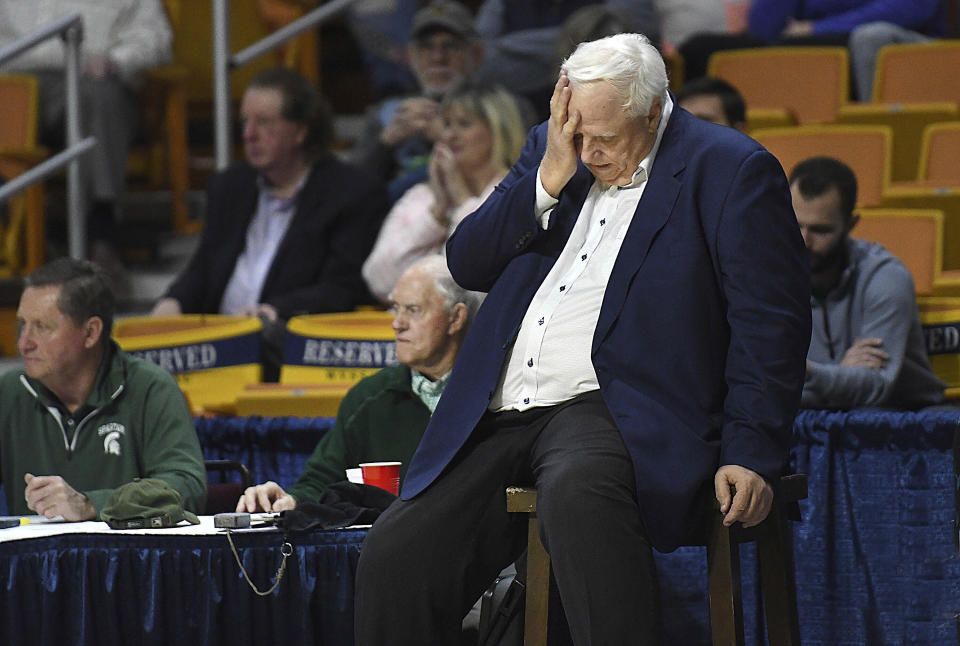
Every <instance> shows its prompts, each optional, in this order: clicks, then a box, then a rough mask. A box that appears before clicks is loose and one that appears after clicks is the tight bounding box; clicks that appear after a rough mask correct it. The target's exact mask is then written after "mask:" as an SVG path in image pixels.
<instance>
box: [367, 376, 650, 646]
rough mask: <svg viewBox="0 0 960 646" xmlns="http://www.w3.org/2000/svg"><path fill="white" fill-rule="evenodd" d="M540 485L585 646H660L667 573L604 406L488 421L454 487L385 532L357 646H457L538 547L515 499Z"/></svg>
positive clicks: (393, 510)
mask: <svg viewBox="0 0 960 646" xmlns="http://www.w3.org/2000/svg"><path fill="white" fill-rule="evenodd" d="M518 484H528V485H529V484H536V486H537V489H538V496H537V497H538V500H537V515H538V519H539V522H540V534H541V536H542V538H543V541H544V544H545V545H546V548H547V551H548V552H549V553H550V557H551V561H552V566H553V571H554V575H555V577H556V580H557V585H558V587H559V590H560V596H561V598H562V600H563V605H564V610H565V612H566V615H567V620H568V622H569V625H570V632H571V635H572V637H573V640H574V643H575V644H577V646H588V645H592V646H601V645H603V646H625V645H628V644H657V643H659V637H660V627H659V621H660V619H659V617H660V611H659V605H658V589H657V580H656V567H655V565H654V562H653V554H652V551H651V548H650V544H649V542H648V540H647V538H646V534H645V531H644V529H643V526H642V524H641V522H640V516H639V512H638V509H637V503H636V493H635V490H636V487H635V484H634V475H633V465H632V462H631V460H630V456H629V454H628V453H627V450H626V447H625V446H624V444H623V440H622V439H621V437H620V433H619V431H618V430H617V428H616V426H615V424H614V422H613V420H612V418H611V417H610V413H609V412H608V411H607V408H606V406H605V404H604V403H603V400H602V399H601V397H600V395H599V393H597V392H593V393H587V394H585V395H581V396H579V397H577V398H575V399H573V400H571V401H569V402H565V403H564V404H561V405H559V406H553V407H549V408H543V409H536V410H530V411H525V412H522V413H518V412H505V413H498V414H489V413H488V414H487V415H485V416H484V418H483V419H482V420H481V422H480V424H479V425H478V426H477V428H476V429H475V430H474V432H473V434H472V436H471V438H470V440H469V441H468V443H467V445H466V446H465V447H464V448H463V449H461V451H460V452H459V453H458V454H457V456H456V458H455V459H454V461H453V462H452V463H451V464H450V466H449V467H448V468H447V469H446V470H445V471H444V472H443V474H442V475H441V476H440V477H439V478H438V479H437V481H435V482H434V483H433V484H432V485H430V487H428V488H427V489H426V490H425V491H424V492H422V493H421V494H420V495H419V496H417V497H415V498H413V499H412V500H406V501H403V500H398V501H397V502H395V503H394V504H393V505H391V507H390V508H389V509H388V510H387V511H386V512H385V513H384V514H383V515H382V516H381V517H380V518H379V519H378V520H377V522H376V524H375V525H374V526H373V528H372V529H371V530H370V533H369V534H368V535H367V538H366V540H365V541H364V544H363V549H362V551H361V554H360V564H359V566H358V570H357V583H356V585H357V590H356V644H357V646H393V645H396V646H399V645H411V646H412V645H414V644H416V645H417V646H421V645H423V644H430V645H431V646H443V645H446V644H450V645H452V644H456V643H457V637H458V634H459V632H460V624H461V619H462V618H463V616H464V614H465V613H466V612H467V611H468V610H469V609H470V607H471V606H472V605H473V603H474V602H475V601H476V600H477V598H478V597H479V596H480V595H481V593H482V592H483V590H484V589H486V587H487V586H489V584H490V583H491V582H492V581H493V580H494V578H495V577H496V575H497V573H498V572H500V570H502V569H503V568H504V567H505V566H506V565H508V564H509V563H511V562H513V561H514V560H516V558H517V557H518V556H519V555H520V554H521V552H522V551H523V549H524V546H525V537H526V520H527V519H526V516H525V515H523V514H508V513H507V511H506V502H505V493H504V490H505V488H506V487H507V486H508V485H518Z"/></svg>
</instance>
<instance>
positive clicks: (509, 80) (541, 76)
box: [476, 0, 660, 120]
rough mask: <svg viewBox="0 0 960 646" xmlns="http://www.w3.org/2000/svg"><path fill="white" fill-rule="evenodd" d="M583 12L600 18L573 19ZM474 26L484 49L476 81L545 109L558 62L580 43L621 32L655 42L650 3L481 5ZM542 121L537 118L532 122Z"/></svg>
mask: <svg viewBox="0 0 960 646" xmlns="http://www.w3.org/2000/svg"><path fill="white" fill-rule="evenodd" d="M587 7H591V10H590V11H589V12H588V15H592V16H595V17H597V16H601V14H602V16H601V17H600V19H598V20H595V21H593V20H591V19H589V18H587V19H586V20H585V16H583V14H581V17H579V18H575V16H576V14H577V13H578V12H580V11H582V10H584V9H586V8H587ZM601 7H602V9H605V10H606V11H604V12H601V11H600V9H601ZM570 20H573V21H574V23H573V25H572V28H571V26H568V24H567V23H568V21H570ZM612 23H615V24H612ZM476 26H477V33H479V34H480V37H481V38H482V39H483V43H484V46H485V48H486V51H485V55H484V59H483V64H482V65H481V66H480V69H479V70H478V72H477V76H478V78H479V79H480V80H481V81H483V82H486V83H500V84H502V85H503V86H504V87H506V88H507V89H508V90H510V91H511V92H513V93H514V94H517V95H519V96H523V97H525V98H527V99H528V100H530V101H532V102H533V104H534V105H536V106H538V107H540V106H545V105H547V104H548V103H549V99H550V94H551V93H552V92H553V84H554V79H555V78H556V75H557V71H558V70H559V69H560V61H561V60H563V59H564V58H565V57H566V56H567V55H568V54H569V53H570V52H572V51H573V49H574V48H575V47H576V46H577V45H579V44H580V43H581V42H583V41H586V40H595V39H597V38H600V37H602V36H609V35H612V34H615V33H624V32H636V33H642V34H645V35H647V36H648V37H649V38H650V40H651V41H653V42H654V43H656V42H658V41H659V39H660V20H659V17H658V16H657V11H656V8H655V7H654V2H653V0H600V1H597V0H527V1H526V2H511V1H508V0H484V2H483V3H482V4H481V5H480V7H479V9H478V10H477V19H476ZM573 32H579V33H578V34H577V38H576V39H575V40H573V42H570V41H569V40H567V41H566V42H564V40H565V39H564V36H568V35H570V34H571V33H573ZM558 49H559V50H560V51H559V53H558V51H557V50H558ZM547 116H548V114H547V113H543V114H539V115H538V120H540V119H546V118H547Z"/></svg>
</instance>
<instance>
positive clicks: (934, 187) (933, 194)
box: [881, 182, 960, 273]
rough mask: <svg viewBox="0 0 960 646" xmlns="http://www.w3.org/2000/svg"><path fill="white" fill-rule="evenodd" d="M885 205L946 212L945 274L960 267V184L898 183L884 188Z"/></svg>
mask: <svg viewBox="0 0 960 646" xmlns="http://www.w3.org/2000/svg"><path fill="white" fill-rule="evenodd" d="M881 206H882V207H883V208H907V209H937V210H939V211H941V212H943V269H944V273H948V272H949V271H952V270H960V187H949V186H940V185H939V184H937V183H933V182H897V183H894V184H893V185H891V186H889V187H888V188H886V189H885V190H884V191H883V199H882V200H881Z"/></svg>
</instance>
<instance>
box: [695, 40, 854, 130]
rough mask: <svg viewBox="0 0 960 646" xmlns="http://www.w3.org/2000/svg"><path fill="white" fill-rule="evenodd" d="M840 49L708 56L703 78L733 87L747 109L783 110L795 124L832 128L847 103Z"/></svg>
mask: <svg viewBox="0 0 960 646" xmlns="http://www.w3.org/2000/svg"><path fill="white" fill-rule="evenodd" d="M849 67H850V63H849V60H848V54H847V50H846V48H844V47H762V48H756V49H737V50H728V51H720V52H716V53H714V54H712V55H711V56H710V60H709V62H708V63H707V74H708V75H709V76H714V77H717V78H721V79H723V80H725V81H727V82H728V83H730V84H731V85H733V86H734V87H735V88H737V90H738V91H739V92H740V94H741V95H742V96H743V98H744V101H745V102H746V104H747V105H748V106H749V107H750V108H783V109H786V110H788V111H790V112H792V113H793V115H794V116H795V117H796V121H797V123H799V124H801V125H804V124H810V123H832V122H834V121H836V118H837V111H838V110H839V109H840V106H842V105H844V104H845V103H847V102H848V101H849V100H850V76H849V75H850V72H849Z"/></svg>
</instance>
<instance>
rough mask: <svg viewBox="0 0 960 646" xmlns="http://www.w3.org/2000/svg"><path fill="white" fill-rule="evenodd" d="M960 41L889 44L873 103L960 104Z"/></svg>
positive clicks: (876, 79) (877, 73)
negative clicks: (959, 73)
mask: <svg viewBox="0 0 960 646" xmlns="http://www.w3.org/2000/svg"><path fill="white" fill-rule="evenodd" d="M958 69H960V41H958V40H940V41H933V42H929V43H919V44H903V45H887V46H886V47H884V48H883V49H881V50H880V53H879V54H878V55H877V67H876V69H875V71H874V76H873V96H872V100H873V103H930V102H934V101H947V102H950V103H957V102H958V101H960V75H958V74H957V70H958Z"/></svg>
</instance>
